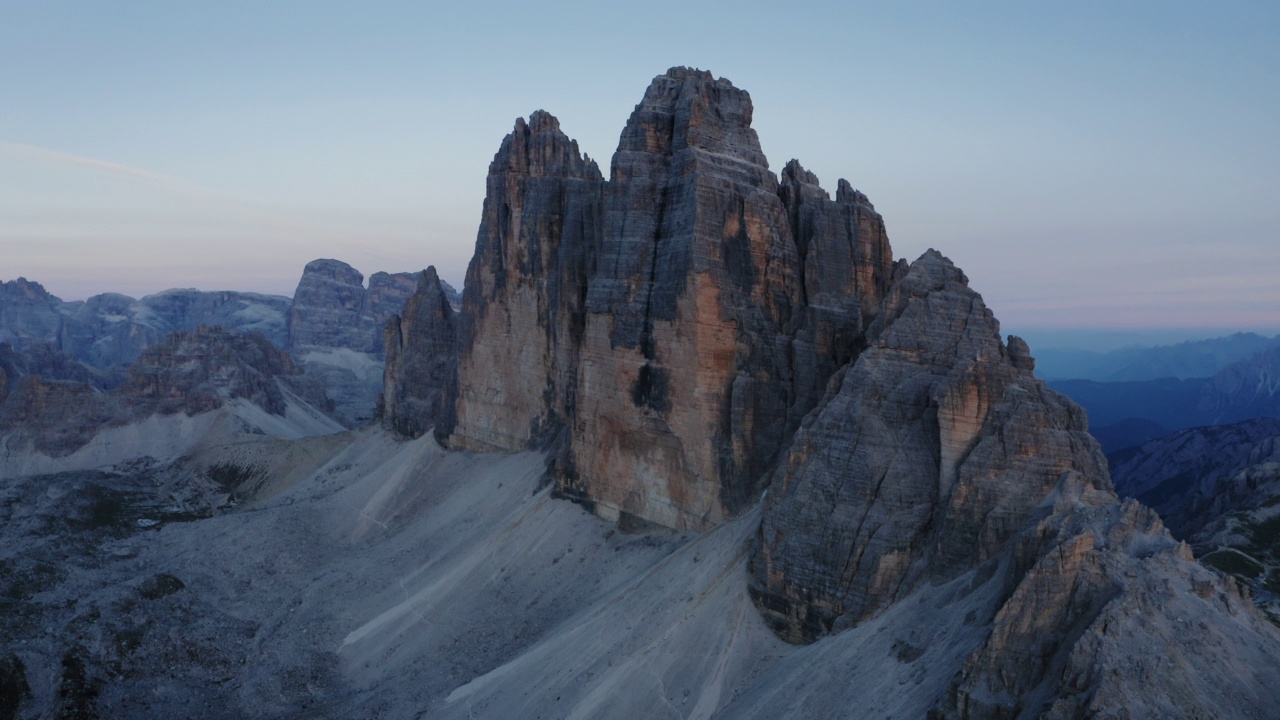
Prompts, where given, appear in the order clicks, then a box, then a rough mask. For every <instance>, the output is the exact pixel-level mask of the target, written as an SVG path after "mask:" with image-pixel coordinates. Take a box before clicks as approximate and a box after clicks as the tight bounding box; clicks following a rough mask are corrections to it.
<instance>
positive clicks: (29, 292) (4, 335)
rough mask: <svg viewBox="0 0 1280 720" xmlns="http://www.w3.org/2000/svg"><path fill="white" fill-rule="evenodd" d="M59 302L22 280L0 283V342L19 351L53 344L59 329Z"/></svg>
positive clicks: (39, 286)
mask: <svg viewBox="0 0 1280 720" xmlns="http://www.w3.org/2000/svg"><path fill="white" fill-rule="evenodd" d="M61 306H62V301H61V300H60V299H58V298H57V297H55V296H53V295H50V294H49V292H48V291H47V290H45V289H44V286H43V285H41V284H40V283H38V282H32V281H30V280H27V279H26V278H21V277H20V278H18V279H17V280H10V281H8V282H3V283H0V342H6V343H9V344H11V345H13V346H14V347H15V348H18V349H22V348H24V347H26V346H27V345H28V344H30V343H32V342H56V341H57V338H58V333H59V331H60V330H61V328H62V317H61V314H60V313H59V312H58V309H59V308H60V307H61Z"/></svg>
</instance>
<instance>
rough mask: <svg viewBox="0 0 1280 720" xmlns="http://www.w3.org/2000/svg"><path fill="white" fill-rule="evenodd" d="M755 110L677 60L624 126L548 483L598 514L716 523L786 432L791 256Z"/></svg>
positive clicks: (795, 257)
mask: <svg viewBox="0 0 1280 720" xmlns="http://www.w3.org/2000/svg"><path fill="white" fill-rule="evenodd" d="M751 113H752V107H751V99H750V96H749V95H748V94H747V93H746V92H745V91H743V90H739V89H738V88H735V87H734V86H733V85H732V84H730V83H729V82H728V81H727V80H724V79H718V80H717V79H714V78H712V76H711V74H710V73H706V72H698V71H692V70H686V69H676V70H672V71H671V72H668V73H667V74H666V75H665V76H662V77H659V78H657V79H656V80H654V82H653V84H652V85H651V86H650V87H649V90H648V91H647V92H646V93H645V96H644V99H643V100H642V101H641V103H640V104H639V105H638V106H637V107H636V110H635V112H634V113H633V114H632V116H631V119H630V121H629V122H628V123H627V127H626V129H625V130H624V131H623V133H622V139H621V142H620V144H619V147H618V152H617V154H616V155H615V156H614V160H613V171H612V176H611V179H610V183H609V190H608V199H607V205H606V214H605V229H604V241H603V243H602V248H601V254H600V259H599V262H598V263H597V270H596V273H595V275H594V276H593V277H592V280H591V287H590V290H589V292H588V295H587V310H588V314H587V318H586V329H585V334H584V340H583V351H582V352H583V363H582V372H581V377H580V380H579V385H578V393H577V395H578V402H579V405H580V408H581V412H580V413H579V415H578V417H577V418H576V420H575V422H574V427H573V440H572V454H571V458H572V460H571V465H569V467H567V468H565V470H566V472H565V473H564V474H563V475H562V476H561V479H560V484H559V488H560V490H561V491H562V492H563V493H565V494H568V495H571V496H577V497H583V498H585V499H589V500H591V501H592V502H594V503H596V506H597V508H600V509H604V510H606V514H609V512H610V511H611V512H612V513H613V514H616V513H618V512H624V513H629V514H631V515H635V516H638V517H641V518H644V519H647V520H651V521H656V522H658V523H661V524H663V525H666V526H669V527H677V528H688V527H694V528H696V527H705V526H707V525H709V524H713V523H716V522H719V521H721V520H723V519H724V518H725V517H726V516H727V515H728V514H730V513H732V512H733V511H734V510H736V509H739V508H741V507H742V506H743V505H744V504H745V503H746V502H747V501H748V499H749V498H752V497H753V496H754V495H755V494H756V491H757V488H756V482H757V481H758V480H759V478H760V477H761V476H762V475H763V472H764V470H765V469H766V468H767V466H768V464H769V463H770V462H771V461H772V460H773V458H774V457H775V456H776V455H777V452H778V450H779V449H780V445H781V443H782V441H783V439H784V437H785V436H786V433H787V427H786V425H787V418H788V411H789V410H790V408H791V406H792V404H793V401H794V394H793V391H792V383H791V377H792V368H791V364H790V359H791V358H790V347H789V345H790V342H789V340H790V338H789V336H788V330H789V329H790V328H791V327H792V325H793V322H794V318H795V316H796V314H797V312H798V311H799V309H800V306H801V303H802V301H803V290H802V288H801V284H802V278H801V277H800V273H799V269H800V258H799V252H798V248H797V247H796V245H795V243H794V242H793V241H792V238H791V237H790V233H789V231H788V225H787V217H786V210H785V209H784V207H783V204H782V202H781V200H780V199H779V197H778V184H777V180H776V178H775V177H774V176H773V175H772V174H771V173H770V172H769V168H768V164H767V163H766V161H765V157H764V154H763V153H762V152H761V150H760V143H759V140H758V139H757V137H756V134H755V131H754V130H752V129H751V127H750V122H751Z"/></svg>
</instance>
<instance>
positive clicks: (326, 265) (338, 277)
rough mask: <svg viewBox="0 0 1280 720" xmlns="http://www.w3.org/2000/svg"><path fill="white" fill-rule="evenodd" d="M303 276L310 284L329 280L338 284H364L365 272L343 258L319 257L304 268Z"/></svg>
mask: <svg viewBox="0 0 1280 720" xmlns="http://www.w3.org/2000/svg"><path fill="white" fill-rule="evenodd" d="M302 277H303V280H305V281H306V282H307V283H308V284H319V283H320V282H321V281H324V280H328V281H330V282H333V283H336V284H338V285H360V286H363V285H364V274H363V273H361V272H360V271H359V270H356V269H355V268H353V267H351V266H350V265H348V264H346V263H344V262H342V261H341V260H334V259H332V258H319V259H316V260H312V261H311V262H309V263H307V264H306V265H305V266H304V267H303V268H302Z"/></svg>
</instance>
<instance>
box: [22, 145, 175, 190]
mask: <svg viewBox="0 0 1280 720" xmlns="http://www.w3.org/2000/svg"><path fill="white" fill-rule="evenodd" d="M6 156H7V157H11V158H19V159H24V158H25V159H29V160H35V161H38V162H45V163H53V164H56V165H66V166H71V167H81V168H88V169H90V170H98V171H101V172H105V173H109V174H111V175H114V176H117V177H122V178H130V179H133V180H141V181H145V182H148V183H152V184H153V185H155V186H157V187H160V188H169V189H177V188H181V187H183V186H184V183H183V182H182V181H181V180H179V179H178V178H174V177H169V176H168V175H162V174H160V173H155V172H151V171H150V170H143V169H142V168H136V167H131V166H129V165H121V164H120V163H114V162H108V161H106V160H99V159H97V158H91V157H85V156H83V155H72V154H71V153H65V152H59V151H57V150H50V149H49V148H42V147H37V146H35V145H27V144H24V143H14V142H3V141H0V157H6Z"/></svg>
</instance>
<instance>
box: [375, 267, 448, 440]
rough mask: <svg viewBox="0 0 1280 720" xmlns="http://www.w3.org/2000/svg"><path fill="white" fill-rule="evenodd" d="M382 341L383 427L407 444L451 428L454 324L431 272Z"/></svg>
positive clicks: (389, 324) (429, 270) (441, 285)
mask: <svg viewBox="0 0 1280 720" xmlns="http://www.w3.org/2000/svg"><path fill="white" fill-rule="evenodd" d="M383 337H384V340H385V343H386V353H387V364H386V372H385V373H384V375H383V409H382V423H383V426H384V427H386V428H388V429H391V430H394V431H395V432H396V433H398V434H400V435H402V436H405V437H410V438H415V437H418V436H419V435H421V434H422V433H424V432H426V431H427V429H428V428H432V427H441V428H447V427H452V426H453V422H452V419H451V418H450V417H449V416H450V415H451V414H452V413H453V412H454V404H453V402H454V399H455V393H456V385H455V382H456V372H457V357H458V331H457V320H456V319H455V316H454V312H453V307H452V305H451V304H450V302H449V293H448V292H447V291H446V290H445V286H444V283H442V282H441V281H440V278H439V276H438V275H436V269H435V266H431V267H428V268H427V269H426V270H425V271H423V273H422V275H421V276H419V278H418V287H417V291H416V292H415V293H414V294H413V295H412V296H411V297H410V298H409V301H408V302H407V303H406V304H405V306H404V317H400V316H399V315H392V316H391V318H390V319H389V320H387V324H386V327H385V328H384V330H383ZM440 434H441V435H443V434H444V430H442V431H441V433H440Z"/></svg>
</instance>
